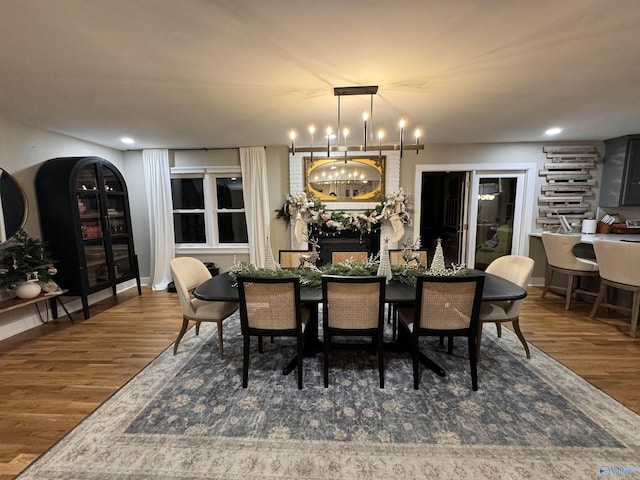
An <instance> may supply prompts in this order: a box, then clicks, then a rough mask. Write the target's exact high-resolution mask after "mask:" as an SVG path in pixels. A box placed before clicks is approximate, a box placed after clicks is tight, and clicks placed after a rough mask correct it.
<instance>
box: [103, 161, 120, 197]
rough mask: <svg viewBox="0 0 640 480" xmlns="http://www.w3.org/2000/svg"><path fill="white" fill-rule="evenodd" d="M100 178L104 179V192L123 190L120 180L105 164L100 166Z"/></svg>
mask: <svg viewBox="0 0 640 480" xmlns="http://www.w3.org/2000/svg"><path fill="white" fill-rule="evenodd" d="M102 178H103V181H104V191H105V192H107V193H108V192H123V191H124V188H123V186H122V182H120V179H119V178H118V176H117V175H116V174H115V172H114V171H113V170H111V169H110V168H109V167H107V166H106V165H103V166H102Z"/></svg>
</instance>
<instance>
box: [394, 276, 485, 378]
mask: <svg viewBox="0 0 640 480" xmlns="http://www.w3.org/2000/svg"><path fill="white" fill-rule="evenodd" d="M483 287H484V277H483V276H481V275H466V276H461V277H435V276H426V275H420V276H418V277H417V285H416V300H415V304H414V306H411V307H400V308H399V309H398V326H399V338H398V342H400V343H401V344H402V343H403V342H407V341H408V342H409V343H410V350H411V357H412V359H413V388H415V389H416V390H417V389H418V385H419V381H420V372H419V361H420V358H421V357H422V356H423V354H422V353H421V352H420V349H419V346H418V341H419V339H420V337H424V336H430V337H439V338H441V337H442V336H448V337H454V336H463V337H467V343H468V345H469V364H470V366H471V385H472V388H473V390H478V371H477V355H476V342H477V334H478V322H479V318H480V302H481V300H482V288H483Z"/></svg>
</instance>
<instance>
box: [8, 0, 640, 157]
mask: <svg viewBox="0 0 640 480" xmlns="http://www.w3.org/2000/svg"><path fill="white" fill-rule="evenodd" d="M0 26H1V28H0V117H3V118H6V119H9V120H14V121H18V122H21V123H25V124H29V125H34V126H37V127H41V128H45V129H48V130H52V131H54V132H59V133H63V134H66V135H71V136H73V137H77V138H81V139H85V140H89V141H92V142H95V143H98V144H102V145H106V146H110V147H115V148H119V149H123V150H124V149H127V148H132V147H127V146H125V145H123V144H121V143H120V142H119V138H120V137H122V136H124V135H127V136H131V137H133V138H135V139H136V144H135V145H134V146H133V148H146V147H170V148H171V147H174V148H180V147H183V148H187V147H213V148H216V147H238V146H250V145H275V144H285V143H288V142H289V139H288V132H289V131H290V130H291V129H292V128H296V129H297V130H298V132H299V133H298V134H299V136H300V138H299V139H298V141H297V143H298V144H299V145H301V144H305V143H308V140H307V138H308V134H306V133H304V132H306V129H307V127H308V125H309V124H310V123H314V124H315V125H316V127H317V128H318V129H324V128H325V127H326V125H328V124H329V123H333V124H334V125H335V123H336V116H337V106H336V105H337V101H336V97H334V96H333V87H335V86H352V85H378V86H379V91H378V94H377V95H376V96H375V100H374V121H375V124H376V127H380V126H383V127H384V128H385V129H387V131H392V130H393V131H395V132H397V123H398V120H399V119H400V117H401V116H402V117H404V118H405V119H406V121H407V123H408V125H409V126H408V129H409V131H410V132H413V129H414V127H420V128H421V129H422V131H423V132H425V133H424V134H423V136H422V139H421V140H424V141H425V142H429V143H432V142H437V143H442V142H445V143H449V142H465V143H466V142H513V141H541V140H545V135H544V131H545V129H546V128H548V127H550V126H555V125H558V126H561V127H563V128H564V132H563V133H562V134H561V135H559V136H557V137H555V138H554V140H572V141H573V140H601V139H606V138H611V137H615V136H619V135H624V134H628V133H638V132H640V2H638V1H637V0H616V1H615V2H612V1H610V0H534V1H532V0H524V1H523V0H504V1H502V0H414V1H408V0H404V1H403V0H395V1H389V0H384V1H381V0H348V1H347V0H343V1H339V0H325V1H311V0H228V1H213V0H209V1H207V0H0ZM363 100H364V104H365V106H366V105H368V97H343V100H342V109H341V110H342V117H343V118H342V124H343V126H345V125H346V124H351V127H352V132H353V133H352V137H353V136H357V137H358V138H359V137H360V136H361V135H362V133H361V130H362V129H361V125H357V124H358V123H360V124H361V123H362V122H361V120H360V116H361V114H362V111H363V110H364V107H362V106H361V105H360V102H362V101H363ZM352 111H353V112H352ZM351 113H353V117H354V118H353V121H350V120H349V118H350V115H351ZM356 117H357V118H356ZM354 124H356V125H354ZM317 135H318V134H316V138H318V137H317ZM394 135H397V133H396V134H392V133H388V136H389V137H393V136H394Z"/></svg>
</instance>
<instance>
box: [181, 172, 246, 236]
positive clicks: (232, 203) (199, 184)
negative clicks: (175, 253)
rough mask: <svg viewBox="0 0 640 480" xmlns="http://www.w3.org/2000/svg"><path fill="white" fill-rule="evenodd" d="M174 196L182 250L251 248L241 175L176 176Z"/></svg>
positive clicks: (205, 174) (206, 174)
mask: <svg viewBox="0 0 640 480" xmlns="http://www.w3.org/2000/svg"><path fill="white" fill-rule="evenodd" d="M171 196H172V199H173V223H174V230H175V242H176V244H178V245H179V246H180V247H203V248H221V247H229V248H233V247H247V244H248V242H249V237H248V234H247V222H246V217H245V210H244V198H243V195H242V177H241V176H240V175H239V174H238V173H234V172H232V173H222V172H221V173H208V172H207V173H204V174H199V175H194V174H180V175H172V178H171Z"/></svg>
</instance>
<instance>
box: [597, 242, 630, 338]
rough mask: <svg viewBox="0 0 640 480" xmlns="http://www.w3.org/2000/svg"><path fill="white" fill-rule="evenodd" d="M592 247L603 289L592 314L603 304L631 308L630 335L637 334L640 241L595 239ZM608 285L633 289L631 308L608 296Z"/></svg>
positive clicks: (627, 309) (615, 307) (621, 308)
mask: <svg viewBox="0 0 640 480" xmlns="http://www.w3.org/2000/svg"><path fill="white" fill-rule="evenodd" d="M593 249H594V250H595V252H596V259H597V260H598V265H599V266H600V291H599V292H598V297H597V298H596V301H595V303H594V304H593V308H592V309H591V312H590V313H589V317H591V318H593V317H595V315H596V312H597V311H598V308H599V307H601V306H605V307H607V308H614V309H617V310H623V311H627V312H628V311H631V330H630V332H629V335H631V336H632V337H635V336H636V328H637V327H638V316H639V314H640V244H638V243H635V242H612V241H609V240H600V239H595V240H594V241H593ZM609 287H611V288H617V289H620V290H627V291H629V292H632V301H631V308H630V309H629V308H627V307H624V306H621V305H617V304H611V303H609V302H608V299H607V291H608V289H609Z"/></svg>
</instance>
